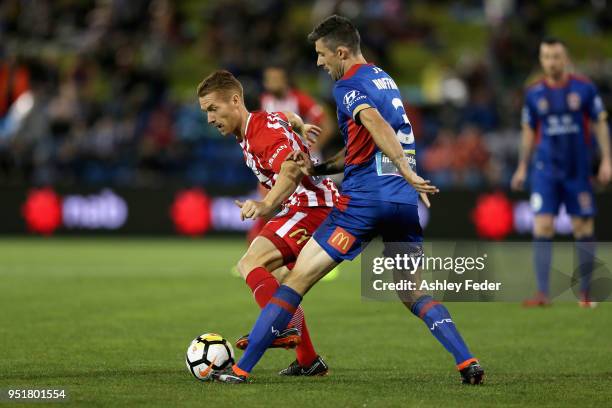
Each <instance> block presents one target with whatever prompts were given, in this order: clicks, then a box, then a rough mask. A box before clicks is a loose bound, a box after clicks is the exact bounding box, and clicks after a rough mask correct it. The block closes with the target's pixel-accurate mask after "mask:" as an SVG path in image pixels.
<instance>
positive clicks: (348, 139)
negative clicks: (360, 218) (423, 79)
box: [333, 64, 418, 205]
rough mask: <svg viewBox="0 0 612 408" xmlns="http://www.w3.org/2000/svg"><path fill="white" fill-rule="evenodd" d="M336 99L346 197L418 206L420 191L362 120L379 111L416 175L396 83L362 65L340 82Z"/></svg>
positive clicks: (407, 123) (412, 147) (409, 132)
mask: <svg viewBox="0 0 612 408" xmlns="http://www.w3.org/2000/svg"><path fill="white" fill-rule="evenodd" d="M333 93H334V99H335V100H336V105H337V114H338V125H339V128H340V132H341V133H342V136H343V138H344V144H345V146H346V155H345V160H344V181H343V182H342V195H343V196H348V198H349V199H352V198H355V199H359V198H361V199H367V200H379V201H390V202H398V203H407V204H415V205H416V204H417V197H418V195H417V192H416V190H414V188H413V187H412V186H411V185H410V184H408V182H406V181H405V180H404V178H403V177H402V176H401V175H400V173H399V172H398V170H397V168H396V167H395V165H394V164H393V163H392V162H391V160H390V159H389V158H388V157H387V156H386V155H384V154H383V153H382V152H381V151H380V150H379V149H378V147H377V146H376V144H375V143H374V140H373V139H372V136H371V135H370V132H369V131H368V130H367V129H366V127H365V126H363V125H361V123H360V122H359V118H358V114H359V112H361V111H362V110H363V109H367V108H370V107H372V108H376V109H377V110H378V112H380V114H381V116H382V117H383V118H384V119H385V120H386V121H387V123H389V125H391V127H392V128H393V130H394V132H395V133H396V135H397V138H398V140H399V142H400V143H401V145H402V147H403V149H404V152H405V154H406V156H407V157H408V160H409V162H410V166H411V167H412V169H413V170H414V169H415V166H416V161H415V144H414V135H413V133H412V126H411V125H410V121H409V120H408V116H407V115H406V111H405V110H404V105H403V103H402V98H401V95H400V92H399V89H398V87H397V85H396V83H395V81H393V79H392V78H391V77H390V76H389V75H387V73H385V72H384V71H383V70H382V69H380V68H378V67H376V66H374V65H372V64H356V65H353V66H352V67H351V68H350V69H349V70H348V71H347V72H346V74H345V75H344V76H343V77H342V78H341V79H340V80H338V81H337V82H336V85H335V86H334V91H333Z"/></svg>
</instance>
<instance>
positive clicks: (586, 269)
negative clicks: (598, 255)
mask: <svg viewBox="0 0 612 408" xmlns="http://www.w3.org/2000/svg"><path fill="white" fill-rule="evenodd" d="M595 245H596V242H595V238H594V237H593V236H592V235H591V236H588V237H583V238H580V239H577V240H576V251H577V252H578V270H579V271H580V291H581V292H585V293H588V292H589V289H590V288H591V277H592V275H593V261H594V259H595Z"/></svg>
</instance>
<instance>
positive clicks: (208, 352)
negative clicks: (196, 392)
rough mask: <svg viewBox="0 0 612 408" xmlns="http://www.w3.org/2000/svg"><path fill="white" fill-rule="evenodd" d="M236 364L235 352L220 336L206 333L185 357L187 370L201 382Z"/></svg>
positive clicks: (190, 347) (188, 350)
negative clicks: (216, 372) (214, 373)
mask: <svg viewBox="0 0 612 408" xmlns="http://www.w3.org/2000/svg"><path fill="white" fill-rule="evenodd" d="M233 363H234V350H233V349H232V346H231V345H230V344H229V342H228V341H227V340H225V339H224V338H223V336H221V335H220V334H216V333H205V334H203V335H201V336H198V337H196V338H195V339H194V340H193V341H192V342H191V344H190V345H189V347H188V348H187V354H186V355H185V364H186V365H187V369H188V370H189V372H190V373H191V374H193V376H194V377H195V378H197V379H198V380H200V381H206V380H209V379H211V377H212V374H213V372H214V371H216V370H223V369H224V368H225V367H228V366H230V365H232V364H233Z"/></svg>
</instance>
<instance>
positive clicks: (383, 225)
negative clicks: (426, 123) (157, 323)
mask: <svg viewBox="0 0 612 408" xmlns="http://www.w3.org/2000/svg"><path fill="white" fill-rule="evenodd" d="M308 39H309V40H310V41H312V42H314V43H315V49H316V52H317V55H318V58H317V65H318V66H322V67H323V68H324V69H325V70H326V71H327V72H328V73H329V74H330V76H331V77H332V79H334V80H335V81H337V82H336V85H335V87H334V92H333V93H334V98H335V100H336V105H337V109H338V125H339V127H340V130H341V132H342V134H343V137H344V142H345V145H346V152H345V153H341V154H339V155H337V156H335V157H334V158H332V159H330V160H328V161H327V162H325V163H322V164H320V165H314V164H313V163H312V161H311V160H310V158H309V157H308V156H307V155H305V154H303V153H299V152H297V153H295V154H293V156H292V157H293V158H295V159H296V161H297V162H298V163H300V165H301V167H302V170H303V171H304V173H305V174H307V175H310V176H313V175H323V174H333V173H338V172H340V171H342V170H344V181H343V183H342V196H341V197H340V199H339V202H338V204H337V205H336V207H335V208H334V209H333V210H332V212H331V214H330V215H329V217H327V219H326V220H325V221H324V222H323V224H322V225H321V226H320V227H319V228H318V229H317V232H316V233H315V234H314V236H313V238H312V239H311V240H309V241H308V243H307V244H306V246H305V247H304V250H303V251H302V252H301V253H300V255H299V257H298V259H297V261H296V265H295V268H294V269H293V271H292V273H291V275H290V276H289V277H288V278H287V280H286V281H284V282H283V284H282V285H281V286H280V287H279V289H278V290H277V291H276V292H275V293H274V295H273V296H272V298H271V300H270V302H269V303H268V304H267V305H266V307H265V308H264V309H263V310H262V312H261V314H260V316H259V318H258V320H257V322H256V323H255V326H254V327H253V330H252V331H251V334H250V343H249V346H248V347H247V349H246V352H245V353H244V355H243V356H242V358H241V359H240V361H238V363H237V364H236V365H234V366H233V367H231V368H229V369H227V370H224V371H221V372H218V373H215V377H216V378H217V379H218V380H219V381H224V382H228V383H243V382H245V381H246V379H247V377H248V376H249V373H250V372H251V370H252V369H253V368H254V367H255V365H256V364H257V362H258V361H259V359H260V358H261V357H262V356H263V354H264V352H265V351H266V349H267V348H268V346H269V345H270V344H271V343H272V341H273V340H274V338H275V333H276V332H277V331H279V330H282V329H283V328H285V327H286V326H287V324H288V323H289V321H290V320H291V316H292V315H293V314H294V313H295V312H296V310H297V308H298V306H299V304H300V302H301V301H302V297H303V296H304V295H305V294H306V292H308V290H309V289H310V288H311V287H312V286H313V285H314V284H315V283H316V282H317V281H318V280H319V279H321V278H322V277H323V276H325V274H327V273H328V272H329V271H330V270H331V269H332V268H334V266H335V265H337V264H338V263H340V262H342V261H343V260H351V259H354V258H355V257H356V256H357V255H358V254H359V253H360V252H361V250H362V244H367V242H369V241H371V240H372V239H373V238H375V237H376V236H382V238H383V241H384V242H385V243H396V242H402V243H408V244H409V245H410V244H411V243H412V245H411V246H412V247H413V248H414V247H416V250H417V251H419V252H418V254H420V253H422V246H421V243H422V239H423V237H422V231H421V226H420V224H419V216H418V212H417V200H418V197H419V194H421V197H422V198H423V201H425V203H426V204H427V205H428V204H429V201H428V199H427V196H426V193H436V192H437V191H438V190H437V188H436V187H435V186H432V185H430V184H429V181H428V180H424V179H423V178H421V177H419V176H418V175H417V174H416V173H415V171H414V169H413V167H414V166H415V161H414V156H415V150H414V149H415V142H414V135H413V132H412V126H411V125H410V121H409V120H408V117H407V116H406V113H405V111H404V108H403V104H402V100H401V95H400V93H399V90H398V88H397V85H396V84H395V82H394V81H393V79H391V77H390V76H389V75H387V74H386V73H385V72H384V71H383V70H382V69H380V68H379V67H376V66H374V65H372V64H368V63H367V62H366V60H365V59H364V57H363V55H362V54H361V49H360V36H359V32H358V31H357V29H356V28H355V26H354V25H353V24H352V23H351V21H350V20H348V19H346V18H344V17H339V16H331V17H329V18H327V19H325V20H324V21H323V22H322V23H320V24H319V25H318V26H317V27H316V28H315V29H314V30H313V32H312V33H311V34H310V35H309V36H308ZM418 254H416V255H417V256H418ZM413 295H414V297H413V298H412V300H411V301H405V302H404V304H405V305H406V306H407V307H408V308H409V309H410V310H411V312H412V313H414V314H415V315H416V316H418V317H419V318H421V319H423V321H424V322H425V323H426V324H427V326H428V327H429V329H430V331H431V333H432V334H433V335H434V336H435V337H436V339H438V340H439V341H440V343H441V344H442V345H443V346H444V347H445V348H446V349H447V350H448V351H449V352H450V353H452V354H453V356H454V358H455V362H456V364H457V369H458V370H459V371H460V373H461V377H462V380H463V382H464V383H468V384H478V383H480V382H482V380H483V378H484V370H483V369H482V368H481V366H480V364H479V363H478V361H477V360H476V359H475V358H474V356H473V355H472V354H471V353H470V351H469V350H468V348H467V346H466V344H465V343H464V341H463V339H462V338H461V335H460V334H459V332H458V331H457V328H456V327H455V324H454V323H453V321H452V319H451V317H450V314H449V312H448V310H447V309H446V308H445V307H444V306H443V305H441V304H440V303H438V302H436V301H434V300H433V298H432V297H431V296H429V295H426V294H422V293H416V291H415V293H414V294H413Z"/></svg>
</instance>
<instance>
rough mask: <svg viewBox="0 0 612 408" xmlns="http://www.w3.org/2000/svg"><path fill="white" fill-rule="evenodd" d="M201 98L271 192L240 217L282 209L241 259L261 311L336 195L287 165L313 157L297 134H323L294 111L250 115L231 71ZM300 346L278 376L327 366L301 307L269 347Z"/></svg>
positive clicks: (208, 83)
mask: <svg viewBox="0 0 612 408" xmlns="http://www.w3.org/2000/svg"><path fill="white" fill-rule="evenodd" d="M198 97H199V101H200V107H201V108H202V110H203V111H204V112H206V114H207V116H208V123H209V124H211V125H212V126H215V127H216V128H217V129H219V131H220V132H221V134H223V135H224V136H226V135H233V136H235V137H236V140H237V141H238V143H239V144H240V146H241V147H242V151H243V153H244V158H245V161H246V164H247V166H249V167H250V168H251V170H253V173H255V175H256V176H257V178H258V179H259V182H260V183H261V184H263V185H265V186H266V187H267V189H268V190H267V194H266V195H265V197H264V198H263V200H261V201H255V200H246V201H245V202H239V201H237V202H236V204H237V205H238V206H239V207H240V208H241V217H242V219H246V218H257V217H271V216H272V214H273V213H274V212H275V211H276V210H277V209H278V208H279V207H281V206H282V207H283V209H282V210H281V212H280V213H279V214H277V215H276V216H275V217H273V218H271V219H270V221H268V222H267V223H266V225H265V226H264V228H263V229H262V230H261V232H260V233H259V235H258V236H257V237H256V238H255V239H254V240H253V242H252V243H251V245H250V246H249V248H248V250H247V252H246V253H245V254H244V256H243V257H242V258H241V259H240V261H239V262H238V271H239V272H240V274H241V275H242V276H243V277H244V278H245V279H246V282H247V284H248V286H249V287H250V288H251V290H252V291H253V296H254V297H255V300H256V301H257V304H258V305H259V306H260V307H261V308H263V307H264V306H265V305H266V304H267V303H268V301H269V300H270V298H271V297H272V294H273V293H274V292H275V291H276V289H277V288H278V287H279V283H278V281H277V279H276V278H275V277H274V276H273V275H272V274H271V272H272V271H275V270H277V269H279V268H281V267H282V266H284V265H285V266H286V265H291V264H292V263H293V262H294V261H295V259H296V257H297V255H298V254H299V252H300V251H301V250H302V248H303V247H304V245H305V243H306V242H307V241H308V240H309V239H310V237H311V236H312V234H313V233H314V231H315V230H316V228H317V227H318V226H319V224H321V222H322V221H323V220H324V219H325V218H326V217H327V215H328V214H329V212H330V210H331V208H332V207H333V205H334V201H335V200H336V197H337V191H336V188H335V186H334V184H333V183H332V181H331V180H330V179H328V178H323V177H304V176H303V174H302V172H301V170H300V168H299V166H298V165H297V164H296V163H295V162H294V161H291V160H286V158H287V156H288V155H289V154H290V153H291V152H294V151H299V152H302V153H304V154H306V155H308V154H309V151H308V149H307V147H306V146H305V145H304V143H303V142H302V139H301V137H300V135H298V134H297V133H296V131H297V132H300V133H302V134H306V133H309V132H314V133H318V132H319V130H320V129H319V128H318V127H317V126H315V125H312V124H304V122H303V121H302V119H301V118H300V117H299V116H298V115H296V114H294V113H292V112H284V113H283V112H265V111H260V112H252V113H251V112H249V111H247V109H246V107H245V105H244V99H243V90H242V85H241V84H240V82H239V81H238V80H237V79H236V78H235V77H234V76H233V75H232V74H231V73H229V72H227V71H217V72H214V73H212V74H211V75H209V76H208V77H207V78H205V79H204V80H203V81H202V82H201V83H200V85H199V86H198ZM282 271H283V272H284V273H286V272H287V269H286V268H282ZM279 280H282V276H279ZM283 329H285V328H284V327H283ZM247 345H248V335H247V336H243V337H241V338H240V339H239V340H238V342H237V343H236V346H237V347H238V348H240V349H244V348H246V347H247ZM296 345H297V347H296V355H297V359H296V361H294V362H293V363H292V364H291V365H290V366H289V367H288V368H286V369H284V370H282V371H281V372H280V373H279V374H281V375H325V374H326V373H327V370H328V368H327V365H326V364H325V362H324V361H323V359H322V358H321V357H320V356H318V355H317V353H316V352H315V350H314V347H313V345H312V342H311V340H310V336H309V333H308V328H307V327H306V322H305V320H304V314H303V312H302V310H301V309H300V310H297V311H296V314H295V315H294V318H293V319H292V320H291V323H290V324H289V326H288V328H287V329H285V330H281V331H278V332H277V333H276V336H275V339H274V341H273V343H272V346H273V347H285V348H288V347H295V346H296Z"/></svg>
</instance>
